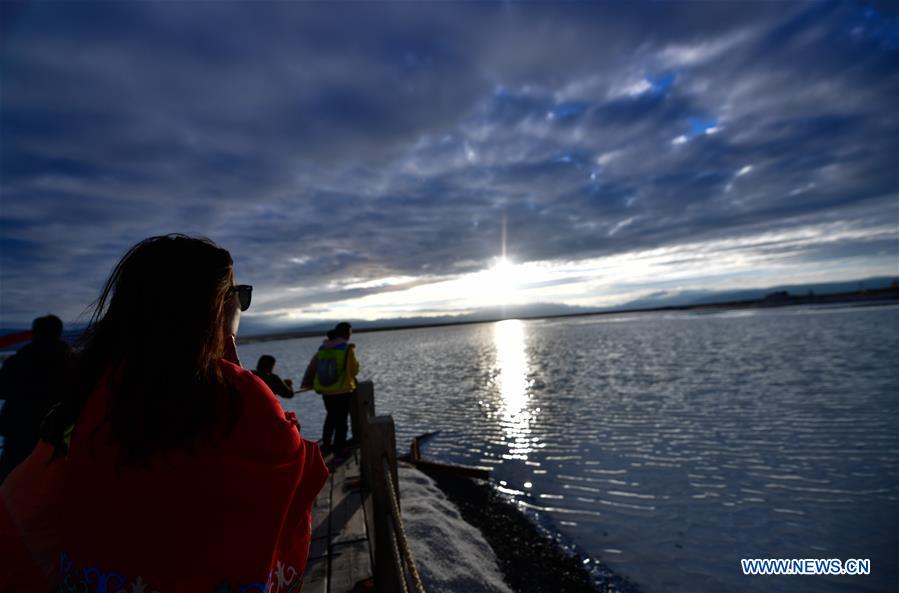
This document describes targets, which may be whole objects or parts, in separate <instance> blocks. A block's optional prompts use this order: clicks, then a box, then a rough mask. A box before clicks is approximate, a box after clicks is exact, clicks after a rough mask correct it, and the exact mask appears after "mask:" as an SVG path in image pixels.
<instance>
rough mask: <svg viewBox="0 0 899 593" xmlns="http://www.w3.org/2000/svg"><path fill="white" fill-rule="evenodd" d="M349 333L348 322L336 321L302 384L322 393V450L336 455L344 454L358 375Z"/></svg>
mask: <svg viewBox="0 0 899 593" xmlns="http://www.w3.org/2000/svg"><path fill="white" fill-rule="evenodd" d="M352 333H353V328H352V327H351V326H350V324H349V323H347V322H345V321H344V322H341V323H338V324H337V325H336V326H335V327H334V329H333V330H331V331H329V332H328V335H327V337H328V339H327V340H325V341H324V342H323V343H322V345H321V346H320V347H319V349H318V352H316V353H315V355H314V356H313V357H312V360H311V361H310V362H309V366H308V367H306V373H305V374H304V375H303V384H302V387H303V388H312V389H315V392H316V393H319V394H321V396H322V401H323V402H324V404H325V410H326V411H327V415H326V416H325V425H324V427H323V428H322V441H321V442H322V451H323V452H325V453H327V452H330V451H333V452H334V454H335V455H336V456H338V457H340V456H344V455H346V454H347V448H346V444H347V440H346V435H347V429H348V427H347V417H348V416H349V412H350V401H351V399H352V396H353V393H354V392H355V391H356V375H358V374H359V361H358V360H357V359H356V346H355V344H351V343H350V341H349V340H350V336H351V335H352ZM332 438H333V441H332Z"/></svg>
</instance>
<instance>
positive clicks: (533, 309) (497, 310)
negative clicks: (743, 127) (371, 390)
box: [241, 276, 896, 337]
mask: <svg viewBox="0 0 899 593" xmlns="http://www.w3.org/2000/svg"><path fill="white" fill-rule="evenodd" d="M895 281H896V278H893V277H886V276H883V277H874V278H865V279H863V280H852V281H844V282H821V283H815V284H789V285H781V286H771V287H767V288H748V289H741V290H727V291H716V290H682V291H659V292H654V293H651V294H649V295H647V296H645V297H642V298H640V299H636V300H632V301H628V302H626V303H622V304H620V305H615V306H614V307H605V308H600V307H575V306H571V305H564V304H560V303H532V304H528V305H515V306H508V307H492V308H489V309H482V310H480V311H477V312H474V313H468V314H464V315H442V316H439V317H402V318H396V319H378V320H375V321H362V320H353V319H348V320H347V321H349V322H350V323H352V324H353V327H354V328H355V329H357V330H358V329H377V328H385V327H391V328H400V327H412V326H427V325H431V326H433V325H449V324H454V323H477V322H481V321H493V320H496V319H508V318H516V317H518V318H521V317H554V316H561V315H579V314H580V315H584V314H590V313H610V312H616V311H631V310H634V309H658V308H664V307H687V306H694V305H707V304H713V303H730V302H736V301H749V300H757V299H763V298H764V297H765V296H766V295H769V294H771V293H774V292H788V293H790V294H791V295H808V294H809V293H812V294H815V295H826V294H840V293H846V292H854V291H858V290H866V289H867V290H874V289H880V288H887V287H889V286H890V285H891V284H892V283H893V282H895ZM332 327H334V322H333V321H319V322H313V323H308V324H303V325H298V326H294V327H289V328H285V327H279V328H273V327H271V326H266V327H259V326H255V325H254V324H253V323H252V319H249V318H248V319H247V320H246V322H243V321H242V322H241V334H242V335H243V336H247V337H251V336H254V335H263V334H289V333H324V332H326V331H327V330H329V329H331V328H332Z"/></svg>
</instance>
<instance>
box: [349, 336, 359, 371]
mask: <svg viewBox="0 0 899 593" xmlns="http://www.w3.org/2000/svg"><path fill="white" fill-rule="evenodd" d="M348 358H349V359H350V360H349V363H350V365H349V367H350V376H352V377H353V378H354V379H355V378H356V375H358V374H359V359H358V358H356V345H355V344H352V345H351V346H350V351H349V353H348Z"/></svg>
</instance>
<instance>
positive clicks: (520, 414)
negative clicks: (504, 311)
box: [493, 319, 535, 460]
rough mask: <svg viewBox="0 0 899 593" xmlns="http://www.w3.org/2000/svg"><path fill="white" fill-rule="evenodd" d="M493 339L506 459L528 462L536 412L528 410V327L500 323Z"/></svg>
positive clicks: (511, 323)
mask: <svg viewBox="0 0 899 593" xmlns="http://www.w3.org/2000/svg"><path fill="white" fill-rule="evenodd" d="M493 336H494V341H495V343H496V362H495V364H494V373H495V374H494V385H495V387H496V388H497V389H498V391H499V395H500V398H501V413H500V426H501V427H502V429H503V432H504V433H505V435H506V440H507V442H508V445H509V453H508V455H505V456H504V457H506V458H508V459H523V460H527V458H528V453H530V452H531V451H532V450H533V442H532V440H531V421H532V420H533V418H534V412H535V411H534V410H532V409H530V407H529V404H530V394H529V393H528V388H529V387H530V381H529V380H528V373H529V367H528V357H527V349H526V345H527V336H526V334H525V325H524V323H523V322H521V321H519V320H518V319H508V320H506V321H501V322H499V323H497V324H496V325H495V326H494V333H493Z"/></svg>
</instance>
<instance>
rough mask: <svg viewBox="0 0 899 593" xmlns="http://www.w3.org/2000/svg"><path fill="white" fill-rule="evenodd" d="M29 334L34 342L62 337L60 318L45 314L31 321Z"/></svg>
mask: <svg viewBox="0 0 899 593" xmlns="http://www.w3.org/2000/svg"><path fill="white" fill-rule="evenodd" d="M31 336H32V338H31V339H32V340H33V341H35V342H53V341H56V340H59V339H60V338H62V319H60V318H59V317H57V316H56V315H45V316H44V317H38V318H36V319H35V320H34V321H32V322H31Z"/></svg>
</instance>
